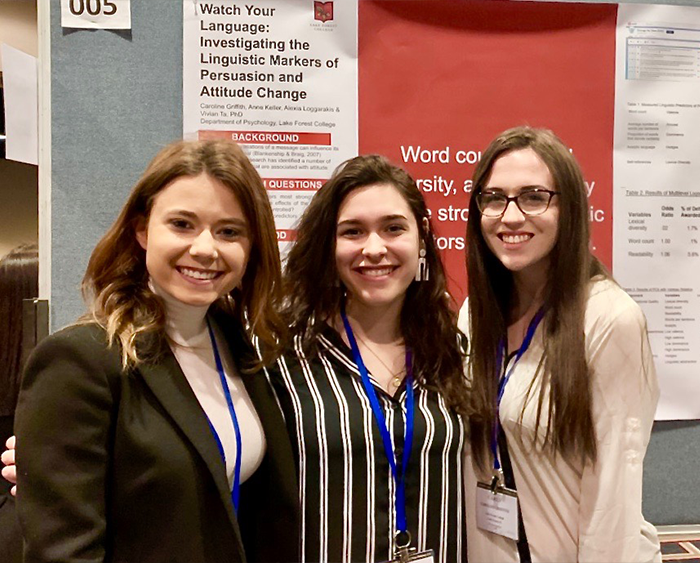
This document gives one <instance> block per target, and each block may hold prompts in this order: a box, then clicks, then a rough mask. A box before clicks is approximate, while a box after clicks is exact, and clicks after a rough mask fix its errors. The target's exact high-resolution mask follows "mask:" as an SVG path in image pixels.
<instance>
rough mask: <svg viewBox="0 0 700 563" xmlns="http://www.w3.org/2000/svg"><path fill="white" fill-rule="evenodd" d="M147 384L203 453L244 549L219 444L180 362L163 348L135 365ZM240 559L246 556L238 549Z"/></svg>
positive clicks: (198, 450)
mask: <svg viewBox="0 0 700 563" xmlns="http://www.w3.org/2000/svg"><path fill="white" fill-rule="evenodd" d="M138 371H140V373H141V375H142V377H143V379H144V380H145V381H146V384H147V385H148V387H149V388H150V389H151V391H152V392H153V394H154V395H155V396H156V398H157V399H158V401H160V404H161V405H162V406H163V408H164V409H165V410H166V411H167V412H168V414H169V415H170V416H171V417H172V419H173V421H174V422H175V424H176V425H177V426H178V427H179V428H180V430H182V432H183V433H184V435H185V436H186V437H187V439H188V440H189V441H190V442H191V443H192V445H193V446H194V448H195V449H196V450H197V452H199V455H201V456H202V459H203V460H204V463H205V464H206V466H207V468H208V469H209V471H210V472H211V474H212V477H213V478H214V482H215V483H216V488H217V489H218V491H219V494H220V495H221V499H222V500H223V502H224V504H225V506H226V512H227V513H228V515H229V520H230V521H231V525H232V527H233V530H234V534H235V536H236V538H237V540H238V544H239V546H240V548H241V550H243V543H242V539H241V534H240V530H239V528H238V521H237V520H236V515H235V514H234V512H233V503H232V502H231V489H230V488H229V484H228V479H227V477H226V469H225V467H224V464H223V463H222V460H221V454H220V453H219V447H218V445H217V443H216V440H215V439H214V436H213V434H212V432H211V429H210V427H209V422H208V420H207V417H206V415H205V414H204V411H203V410H202V407H201V406H200V405H199V402H198V401H197V397H196V396H195V394H194V391H192V388H191V387H190V384H189V383H188V382H187V379H186V378H185V374H184V373H182V369H181V368H180V364H178V363H177V360H176V359H175V356H174V355H173V353H172V352H171V351H170V349H168V350H166V351H165V352H164V353H163V354H162V356H161V357H160V358H159V360H158V361H157V362H155V363H153V364H149V365H146V364H144V365H141V366H139V368H138ZM241 557H242V559H241V560H244V558H245V556H244V553H243V551H241Z"/></svg>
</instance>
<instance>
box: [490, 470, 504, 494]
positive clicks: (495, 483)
mask: <svg viewBox="0 0 700 563" xmlns="http://www.w3.org/2000/svg"><path fill="white" fill-rule="evenodd" d="M503 482H504V481H503V471H501V470H500V469H498V470H496V469H494V471H493V478H492V479H491V486H490V487H489V488H490V489H491V493H492V494H494V495H495V494H496V490H497V489H498V487H499V485H500V483H503Z"/></svg>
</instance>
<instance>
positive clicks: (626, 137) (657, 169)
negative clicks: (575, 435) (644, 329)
mask: <svg viewBox="0 0 700 563" xmlns="http://www.w3.org/2000/svg"><path fill="white" fill-rule="evenodd" d="M616 48H617V70H616V91H615V95H616V103H615V154H614V163H613V165H614V199H613V206H614V211H615V221H614V237H613V241H614V242H613V271H614V274H615V277H616V279H617V280H618V281H619V282H620V284H621V285H622V286H623V287H624V288H625V289H626V290H627V291H628V292H629V293H630V294H631V295H632V297H634V299H635V300H636V301H637V302H638V303H640V304H641V306H642V308H643V309H644V312H645V314H646V316H647V320H648V323H649V334H650V337H651V345H652V350H653V352H654V355H655V360H656V368H657V371H658V374H659V381H660V384H661V401H660V403H659V408H658V411H657V419H661V420H664V419H665V420H668V419H697V418H700V401H698V397H700V9H699V8H694V7H679V6H658V5H657V6H648V5H647V6H642V5H631V4H621V5H620V6H619V11H618V24H617V47H616Z"/></svg>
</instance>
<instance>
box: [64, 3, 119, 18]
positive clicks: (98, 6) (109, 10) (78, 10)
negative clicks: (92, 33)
mask: <svg viewBox="0 0 700 563" xmlns="http://www.w3.org/2000/svg"><path fill="white" fill-rule="evenodd" d="M76 4H77V7H76ZM103 4H104V9H103ZM68 5H69V8H70V12H71V14H73V15H74V16H82V15H83V12H85V11H86V10H87V13H88V14H90V15H91V16H97V15H99V13H100V12H102V13H103V14H104V15H105V16H113V15H114V14H115V13H116V12H117V6H116V4H115V3H114V2H110V1H109V0H103V1H100V0H70V2H69V3H68Z"/></svg>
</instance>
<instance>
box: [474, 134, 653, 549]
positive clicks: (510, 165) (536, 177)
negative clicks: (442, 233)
mask: <svg viewBox="0 0 700 563" xmlns="http://www.w3.org/2000/svg"><path fill="white" fill-rule="evenodd" d="M469 217H470V219H469V224H468V227H467V238H468V249H467V269H468V276H469V295H470V296H471V297H470V298H469V299H468V302H467V303H466V304H465V305H464V307H463V309H462V311H461V313H460V327H461V328H462V329H463V330H464V332H465V333H467V334H468V336H469V349H470V354H469V366H470V370H469V377H470V380H471V381H470V383H471V393H470V410H471V416H470V423H469V427H470V440H471V455H470V456H468V457H467V463H466V465H467V479H466V487H467V496H468V498H469V502H468V504H467V523H468V533H469V560H470V561H471V562H473V563H479V562H490V561H530V560H531V561H538V562H540V561H552V562H555V561H556V562H563V561H571V562H575V561H578V562H593V561H596V562H603V561H624V562H640V563H641V562H651V561H660V554H659V543H658V539H657V537H656V532H655V530H654V528H653V527H652V526H651V525H650V524H649V523H647V522H646V521H645V520H644V518H643V516H642V510H641V502H642V462H643V460H644V454H645V451H646V447H647V444H648V442H649V436H650V433H651V427H652V423H653V420H654V412H655V408H656V403H657V400H658V394H659V391H658V385H657V382H656V373H655V370H654V363H653V358H652V353H651V350H650V347H649V341H648V337H647V331H646V321H645V319H644V315H643V314H642V311H641V309H640V308H639V306H638V305H637V304H636V303H635V302H634V301H633V300H632V299H631V298H630V297H629V296H628V295H627V294H626V293H625V292H624V291H623V290H622V289H621V288H620V287H619V286H618V285H617V284H616V283H615V282H614V281H613V280H612V279H611V278H610V276H609V274H608V273H607V272H606V271H605V269H604V268H603V266H602V265H601V264H600V263H599V262H598V260H597V259H596V258H595V257H593V256H592V254H591V252H590V248H589V245H590V241H589V226H588V203H587V198H586V190H585V184H584V181H583V177H582V174H581V171H580V169H579V167H578V164H577V163H576V160H575V159H574V157H573V155H572V154H571V152H570V151H569V150H568V149H567V147H566V146H565V145H564V144H563V143H562V142H561V141H560V140H559V139H558V138H557V137H556V136H555V135H554V134H553V133H552V132H551V131H547V130H541V129H532V128H529V127H518V128H515V129H510V130H508V131H505V132H504V133H502V134H501V135H499V136H498V137H497V138H496V139H495V140H494V141H493V142H492V143H491V144H490V145H489V147H488V148H487V149H486V151H485V152H484V154H483V156H482V159H481V161H480V162H479V164H478V166H477V168H476V171H475V173H474V192H473V195H472V198H471V203H470V208H469ZM504 515H505V517H504Z"/></svg>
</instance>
